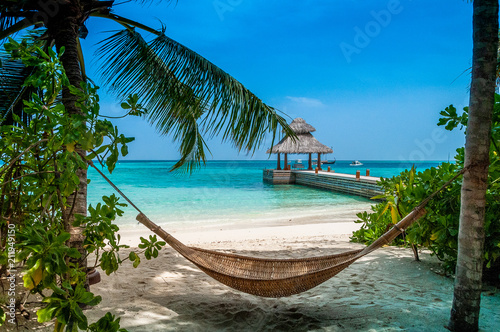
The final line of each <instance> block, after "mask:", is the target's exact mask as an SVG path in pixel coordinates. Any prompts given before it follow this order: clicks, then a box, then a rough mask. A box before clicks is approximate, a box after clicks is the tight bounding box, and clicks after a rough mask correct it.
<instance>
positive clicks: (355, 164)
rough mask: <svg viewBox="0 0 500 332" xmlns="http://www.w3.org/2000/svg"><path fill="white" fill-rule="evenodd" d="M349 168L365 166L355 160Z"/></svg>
mask: <svg viewBox="0 0 500 332" xmlns="http://www.w3.org/2000/svg"><path fill="white" fill-rule="evenodd" d="M349 166H363V163H361V162H359V160H354V161H353V162H352V163H350V164H349Z"/></svg>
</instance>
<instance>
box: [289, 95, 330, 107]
mask: <svg viewBox="0 0 500 332" xmlns="http://www.w3.org/2000/svg"><path fill="white" fill-rule="evenodd" d="M286 98H287V99H288V100H291V101H292V102H294V103H296V104H300V105H302V106H307V107H321V106H324V105H325V104H323V103H322V102H321V100H319V99H314V98H307V97H291V96H287V97H286Z"/></svg>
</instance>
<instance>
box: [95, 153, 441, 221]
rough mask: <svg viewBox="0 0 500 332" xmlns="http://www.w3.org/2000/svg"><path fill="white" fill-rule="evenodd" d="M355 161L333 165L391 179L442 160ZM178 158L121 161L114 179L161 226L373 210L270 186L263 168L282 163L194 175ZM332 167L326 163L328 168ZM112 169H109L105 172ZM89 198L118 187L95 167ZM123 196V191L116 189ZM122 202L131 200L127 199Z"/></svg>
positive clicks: (227, 164) (241, 164)
mask: <svg viewBox="0 0 500 332" xmlns="http://www.w3.org/2000/svg"><path fill="white" fill-rule="evenodd" d="M362 162H363V164H364V165H363V166H359V167H352V166H349V164H350V163H351V161H337V162H336V163H335V164H334V165H329V166H331V167H332V169H333V170H335V172H337V173H349V174H355V172H356V170H360V171H361V174H362V175H364V174H365V172H366V169H370V173H371V175H372V176H377V177H391V176H393V175H397V174H398V173H400V172H401V171H403V170H405V169H408V168H410V167H411V166H412V165H413V164H415V165H416V167H417V170H424V169H426V168H429V167H432V166H437V165H439V164H440V162H438V161H436V162H399V161H362ZM174 163H175V162H174V161H121V162H119V164H118V165H117V167H116V169H115V170H114V171H113V173H112V174H111V175H109V178H110V179H111V180H112V181H113V182H114V183H115V184H116V186H117V187H118V188H120V190H121V191H123V192H124V193H125V194H126V195H127V196H128V197H129V199H131V200H132V201H133V202H134V204H135V205H137V206H138V207H139V208H140V209H141V211H143V212H144V213H145V214H146V215H148V216H149V217H150V218H151V219H152V220H153V221H155V222H156V223H158V224H160V225H165V224H169V225H172V224H176V225H177V226H179V225H183V226H187V227H198V226H202V225H203V226H205V225H210V224H220V223H228V224H239V223H266V222H267V221H276V220H283V221H286V220H290V219H294V218H295V219H296V218H322V220H324V219H325V218H327V219H328V218H335V216H336V215H339V214H340V215H341V214H342V213H346V212H349V211H360V210H364V209H366V208H367V206H368V205H369V204H370V200H369V199H366V198H360V197H357V196H352V195H345V194H340V193H334V192H330V191H326V190H321V189H314V188H308V187H304V186H299V185H270V184H266V183H264V182H263V181H262V171H263V169H266V168H275V167H276V161H274V160H266V161H209V162H207V164H206V166H204V167H202V168H200V169H198V170H197V171H195V172H194V173H193V174H190V175H189V174H183V173H175V172H174V173H172V172H170V169H171V167H172V166H173V165H174ZM326 166H328V165H324V168H326ZM106 173H107V171H105V174H106ZM88 176H89V179H90V180H91V182H90V184H89V187H88V198H89V203H90V204H93V205H95V204H97V203H98V202H100V201H101V197H102V196H103V195H108V196H109V195H111V194H112V193H115V191H114V190H113V189H112V188H111V187H110V186H109V184H108V183H107V182H106V181H105V180H104V179H102V177H101V176H100V175H99V174H98V173H97V172H96V171H95V170H94V169H89V173H88ZM115 194H116V195H118V194H117V193H115ZM122 202H124V203H125V201H124V200H122ZM124 211H125V214H124V216H123V217H121V218H119V219H118V220H117V221H116V222H117V224H118V225H120V226H121V227H126V226H132V225H135V224H137V222H136V221H135V216H136V215H137V212H136V211H135V210H134V209H133V208H132V207H130V206H128V207H127V208H125V209H124Z"/></svg>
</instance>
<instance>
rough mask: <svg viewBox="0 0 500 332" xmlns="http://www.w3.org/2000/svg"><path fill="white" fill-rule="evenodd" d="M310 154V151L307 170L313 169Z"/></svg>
mask: <svg viewBox="0 0 500 332" xmlns="http://www.w3.org/2000/svg"><path fill="white" fill-rule="evenodd" d="M311 155H312V153H309V168H308V170H310V171H312V169H313V164H312V163H313V162H312V156H311Z"/></svg>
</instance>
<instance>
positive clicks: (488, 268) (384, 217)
mask: <svg viewBox="0 0 500 332" xmlns="http://www.w3.org/2000/svg"><path fill="white" fill-rule="evenodd" d="M467 111H468V110H467V108H465V109H464V113H463V114H461V115H460V116H458V115H457V112H456V109H455V108H454V107H453V106H449V107H447V108H446V110H445V111H442V112H441V115H442V116H443V118H442V119H440V121H439V123H438V125H445V126H446V129H448V130H453V129H455V128H456V127H458V126H459V125H460V126H462V127H466V125H467ZM499 143H500V96H499V95H497V96H496V106H495V112H494V117H493V126H492V139H491V149H490V151H491V153H490V167H489V177H488V189H487V192H486V220H485V224H484V232H485V245H484V264H485V275H486V276H495V278H498V277H500V260H499V259H498V258H499V257H500V158H499V156H500V154H499V152H498V146H499V145H500V144H499ZM455 161H456V163H454V164H452V163H442V164H441V165H440V166H439V167H432V168H430V169H426V170H424V171H421V172H417V170H416V169H415V168H412V169H411V170H405V171H404V172H402V173H401V174H399V175H398V176H394V177H392V178H389V179H381V180H380V181H379V185H380V186H381V187H382V189H383V190H384V192H385V194H384V195H382V197H378V198H385V201H384V202H380V203H378V204H376V205H373V206H372V207H371V210H372V211H371V212H363V213H359V214H358V215H357V216H358V218H359V220H357V221H356V222H357V223H361V224H362V225H361V228H360V229H359V230H358V231H355V232H354V233H353V236H352V237H351V239H352V240H353V241H355V242H362V243H366V244H369V243H371V242H373V241H374V240H375V239H377V238H378V237H380V236H381V235H382V234H383V233H385V232H386V231H387V230H389V229H390V228H391V227H392V226H393V225H394V224H395V223H397V222H398V221H399V220H401V219H402V218H403V217H404V216H406V214H408V213H409V212H410V211H411V210H412V209H413V208H414V207H415V206H417V205H418V204H419V202H421V201H422V200H424V199H425V198H426V197H427V196H429V195H430V194H431V193H433V192H434V191H436V190H437V189H439V188H440V187H441V186H442V185H443V184H444V183H445V182H447V181H448V180H450V179H451V178H453V176H455V175H456V174H457V173H458V172H459V171H460V170H461V169H462V168H463V161H464V149H463V148H459V149H457V155H456V156H455ZM460 190H461V177H459V178H457V179H456V180H454V181H453V182H452V183H451V184H450V185H449V186H447V187H446V188H445V189H444V190H443V191H441V192H440V193H439V194H438V195H437V196H435V197H434V198H433V199H432V200H431V201H430V202H429V203H428V204H427V207H426V211H427V213H426V215H425V216H423V217H422V218H420V219H419V220H418V221H417V222H415V223H414V224H413V225H412V226H411V227H410V228H409V229H408V230H407V231H406V232H405V234H403V236H401V237H398V238H397V239H396V240H395V241H394V244H396V245H403V244H405V243H410V244H414V245H417V246H421V247H425V248H428V249H430V250H431V252H432V253H433V254H434V255H436V257H437V258H439V259H440V260H441V261H442V262H443V267H444V269H445V271H447V272H448V273H453V272H454V271H455V265H456V259H457V248H458V225H459V216H460Z"/></svg>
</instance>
